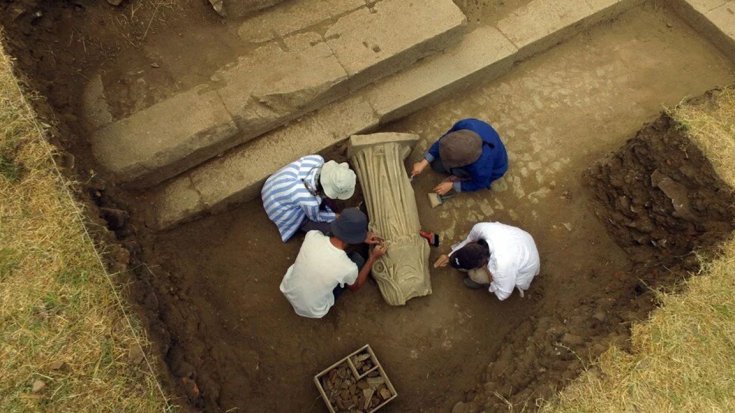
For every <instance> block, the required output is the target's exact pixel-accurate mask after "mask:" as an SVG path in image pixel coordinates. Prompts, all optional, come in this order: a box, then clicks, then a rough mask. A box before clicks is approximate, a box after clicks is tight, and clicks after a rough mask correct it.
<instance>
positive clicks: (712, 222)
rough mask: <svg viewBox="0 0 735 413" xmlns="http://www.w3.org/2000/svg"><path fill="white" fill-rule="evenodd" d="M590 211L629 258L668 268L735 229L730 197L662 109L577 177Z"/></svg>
mask: <svg viewBox="0 0 735 413" xmlns="http://www.w3.org/2000/svg"><path fill="white" fill-rule="evenodd" d="M584 178H585V180H586V182H587V184H588V185H589V186H590V188H591V189H592V191H593V193H594V195H595V197H596V198H597V200H598V201H599V204H598V205H597V206H596V207H595V213H596V215H597V216H598V217H599V218H600V220H602V222H603V223H604V224H605V226H606V227H607V230H608V231H609V232H610V234H611V235H612V237H613V238H614V239H615V240H616V242H617V243H618V244H619V245H620V246H621V247H622V248H623V249H624V250H626V252H628V254H630V257H631V258H632V259H633V261H635V262H637V263H640V264H643V265H645V266H664V265H665V266H670V265H675V264H677V263H678V262H679V261H680V260H683V263H684V264H685V268H687V269H692V268H694V266H696V257H695V256H694V254H691V252H692V251H694V250H698V249H702V248H704V249H706V248H709V247H712V246H714V245H716V244H718V243H720V242H721V241H723V240H724V239H725V238H726V237H727V236H728V235H729V234H730V232H731V231H732V230H733V229H735V196H734V194H733V189H732V188H730V187H728V185H726V184H725V183H724V182H723V181H722V180H721V179H720V178H719V177H718V176H717V174H716V173H715V171H714V169H713V168H712V165H711V164H710V162H709V161H708V160H707V159H706V158H705V156H704V155H703V154H702V152H701V151H700V150H699V148H697V147H696V146H695V145H694V144H693V143H692V142H691V141H690V140H689V139H688V138H687V137H686V136H685V132H684V131H683V130H682V128H681V127H680V126H679V125H678V124H677V123H676V122H675V121H674V120H672V119H671V118H670V117H669V116H668V115H666V114H664V115H662V116H661V117H660V118H659V119H658V120H656V121H655V122H653V123H652V124H650V125H649V126H647V127H645V128H644V129H642V130H641V131H640V132H638V134H637V135H636V137H635V138H633V139H630V140H629V141H628V142H627V143H626V144H625V146H624V147H623V148H622V149H621V150H619V151H618V152H616V153H614V154H611V155H610V156H608V157H607V158H605V159H603V160H601V161H600V162H598V163H597V164H595V165H593V166H592V167H591V168H589V169H588V170H587V171H586V172H585V175H584Z"/></svg>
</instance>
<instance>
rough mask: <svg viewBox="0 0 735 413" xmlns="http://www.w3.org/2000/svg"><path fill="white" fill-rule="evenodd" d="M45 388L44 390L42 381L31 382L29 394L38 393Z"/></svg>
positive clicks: (44, 384)
mask: <svg viewBox="0 0 735 413" xmlns="http://www.w3.org/2000/svg"><path fill="white" fill-rule="evenodd" d="M45 388H46V383H45V382H44V381H43V380H36V381H34V382H33V386H32V387H31V392H33V393H38V392H40V391H41V390H43V389H45Z"/></svg>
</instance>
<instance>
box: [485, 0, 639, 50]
mask: <svg viewBox="0 0 735 413" xmlns="http://www.w3.org/2000/svg"><path fill="white" fill-rule="evenodd" d="M640 3H642V1H641V0H585V1H580V0H555V1H548V0H532V1H531V2H530V3H528V4H527V5H525V6H524V7H521V8H519V9H518V10H516V11H514V12H513V13H511V14H510V15H509V16H508V17H506V18H504V19H503V20H501V21H499V22H498V30H500V31H501V32H502V33H503V34H504V35H505V36H506V37H507V38H508V39H509V40H510V41H511V42H513V44H514V45H515V46H516V47H517V48H518V49H519V57H520V58H526V57H528V56H531V55H533V54H536V53H538V52H540V51H543V50H546V49H548V48H550V47H552V46H554V45H556V44H558V43H561V42H562V41H564V40H566V39H567V38H569V37H570V36H572V35H574V34H576V33H578V32H579V31H580V30H582V29H584V28H586V27H589V26H591V25H593V24H596V23H598V22H599V21H600V20H603V19H609V18H612V17H615V16H616V15H617V14H619V13H621V12H623V11H625V10H627V9H628V8H630V7H633V6H635V5H637V4H640Z"/></svg>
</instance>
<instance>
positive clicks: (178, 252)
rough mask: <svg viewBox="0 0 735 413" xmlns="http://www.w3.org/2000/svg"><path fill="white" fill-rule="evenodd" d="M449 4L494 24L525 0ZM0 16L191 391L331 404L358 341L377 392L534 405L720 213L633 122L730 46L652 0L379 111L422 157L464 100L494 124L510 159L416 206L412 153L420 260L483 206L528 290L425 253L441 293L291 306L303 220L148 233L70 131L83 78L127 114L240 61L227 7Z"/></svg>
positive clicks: (403, 402)
mask: <svg viewBox="0 0 735 413" xmlns="http://www.w3.org/2000/svg"><path fill="white" fill-rule="evenodd" d="M47 3H48V4H47ZM457 3H458V5H459V6H460V7H462V8H463V10H464V11H465V12H467V13H468V16H469V18H470V21H471V22H472V23H473V24H488V23H492V22H493V21H496V20H498V19H500V18H502V16H503V15H505V14H507V13H509V12H511V11H512V10H513V8H515V7H517V6H519V5H522V4H524V3H527V1H521V0H512V1H459V0H458V1H457ZM0 22H1V23H2V25H3V27H4V29H5V30H6V37H7V38H8V40H7V42H8V47H9V49H10V51H11V53H12V54H13V55H14V56H15V57H16V58H17V59H18V68H19V70H20V72H21V73H20V75H21V76H22V77H23V78H25V79H27V81H28V84H29V85H30V86H31V87H32V88H33V89H35V90H38V91H39V92H40V94H41V95H42V96H43V97H44V98H45V102H44V101H43V100H41V101H38V102H36V103H37V106H38V108H39V109H40V110H41V112H42V114H43V115H44V117H45V118H46V119H48V120H49V122H50V123H55V125H56V129H55V133H54V136H52V139H54V140H55V141H56V142H57V143H58V144H59V147H60V148H61V149H62V152H63V153H64V155H63V156H61V157H60V160H61V161H62V164H63V165H65V166H66V167H67V171H68V173H69V175H70V177H72V178H74V179H76V180H78V181H80V182H82V183H84V185H83V188H84V189H85V190H86V191H85V192H84V193H81V194H79V195H80V197H81V198H83V199H85V200H86V201H87V202H88V203H89V205H90V211H91V215H92V216H91V217H90V218H91V220H92V221H93V222H96V223H98V224H99V225H100V231H98V233H99V234H100V236H101V237H102V238H104V239H106V240H107V242H108V243H113V244H114V245H115V246H117V247H115V248H112V251H113V253H112V254H111V255H110V257H109V258H110V263H111V265H113V269H114V270H115V271H118V270H122V269H125V268H128V269H129V271H128V272H127V273H123V274H122V275H121V276H120V280H119V281H120V284H121V286H123V287H124V288H126V289H127V290H128V291H129V296H130V299H131V302H133V303H135V304H136V305H137V307H138V308H139V310H140V315H141V316H142V317H143V318H144V319H145V320H146V321H147V325H148V331H149V333H150V336H151V338H153V340H154V342H155V343H156V349H155V351H156V352H158V353H159V355H160V356H161V358H162V359H163V360H164V361H165V362H166V367H164V369H166V368H167V372H166V374H164V376H165V377H164V379H169V380H170V382H171V385H170V386H169V390H170V391H171V394H172V397H174V402H175V403H178V404H182V405H184V406H190V407H192V408H194V409H196V410H203V411H207V412H220V411H233V409H238V410H237V411H248V412H250V411H253V412H265V411H272V412H309V411H324V406H323V402H322V401H321V400H320V399H319V395H318V393H317V391H316V388H315V386H314V383H313V381H312V378H313V376H314V375H315V374H316V373H318V372H319V371H321V370H322V369H324V368H325V367H327V366H329V365H331V364H332V363H334V362H335V361H337V360H339V359H340V358H342V357H343V356H345V355H347V354H349V353H351V352H352V351H354V350H356V349H357V348H359V347H361V346H362V345H364V344H366V343H370V345H371V346H372V348H373V349H374V350H375V352H376V354H377V356H378V358H379V359H380V361H381V363H382V365H383V366H384V368H385V370H386V373H387V375H388V376H389V377H390V379H391V381H392V383H393V385H394V386H395V388H396V391H397V393H398V394H399V396H398V398H396V399H395V400H393V401H391V402H390V404H389V405H388V406H387V407H386V408H385V411H386V412H391V411H392V412H414V411H427V412H428V411H450V410H452V411H454V412H479V411H482V410H483V409H484V410H486V411H506V410H507V408H508V405H507V403H512V404H514V405H515V406H516V408H517V409H519V410H520V409H521V408H522V407H523V406H525V407H527V408H529V409H533V408H534V406H535V405H536V402H537V400H538V399H541V398H546V397H549V396H551V395H552V394H553V393H554V391H555V390H556V389H558V388H559V387H561V386H563V385H564V384H566V383H567V382H568V381H569V380H571V379H572V378H574V377H576V376H577V375H578V374H579V372H580V371H581V369H582V368H583V367H584V366H585V364H586V363H587V361H588V360H590V359H591V358H594V357H596V356H597V355H599V354H600V353H601V352H602V351H604V350H605V349H606V348H607V346H609V345H610V344H617V345H620V346H622V347H623V348H625V347H626V341H627V338H628V336H629V328H630V324H631V323H633V322H635V321H638V320H641V319H643V318H645V316H646V314H648V312H649V311H650V310H651V309H652V308H653V307H654V306H655V294H654V293H653V291H652V290H651V289H652V288H673V287H674V286H676V284H677V281H679V280H681V279H682V278H684V277H686V276H687V272H686V271H687V270H692V269H694V268H695V267H694V266H695V265H696V263H695V262H694V261H693V260H692V257H693V254H692V251H695V250H696V251H700V250H704V251H711V250H713V249H714V248H715V246H716V244H717V242H718V241H719V240H720V239H721V238H722V237H724V236H725V235H726V234H727V233H729V232H730V231H731V230H732V228H733V210H732V205H733V200H732V190H731V189H729V188H726V187H724V186H723V185H722V184H721V183H720V182H719V181H718V180H717V178H716V176H715V174H714V173H713V172H712V169H711V167H710V166H709V164H708V163H707V162H706V160H704V159H703V158H702V156H701V154H699V152H698V151H697V150H696V148H693V147H692V145H691V144H690V143H689V142H688V141H687V139H686V137H685V136H684V135H682V133H681V131H679V130H677V129H676V128H674V127H672V125H671V122H670V121H669V120H668V119H666V118H665V117H664V118H661V119H659V120H657V121H655V122H654V123H652V124H651V126H649V127H647V128H645V129H643V130H642V131H641V132H640V133H639V134H638V135H637V136H636V137H635V138H633V139H632V140H630V141H628V142H627V143H626V140H627V139H629V138H630V137H631V136H634V135H636V131H638V130H639V129H640V128H641V125H643V124H644V123H647V122H651V121H654V120H656V119H657V117H658V114H659V112H660V107H661V105H662V104H663V105H673V104H676V103H677V102H679V101H680V100H681V99H682V98H683V97H684V96H696V95H700V94H702V93H704V92H705V91H706V90H708V89H711V88H713V87H715V86H717V85H719V84H726V83H732V82H733V81H735V73H733V70H732V62H731V61H729V60H727V59H726V58H725V57H723V56H722V55H721V54H720V53H719V52H718V51H717V50H716V49H715V48H714V47H712V46H711V45H710V44H709V43H707V42H706V40H704V39H702V38H701V37H699V35H698V34H697V33H695V32H694V31H693V30H692V29H691V28H689V27H688V26H686V24H684V23H683V22H682V21H681V20H679V19H678V17H677V16H675V15H674V14H672V13H671V12H669V11H668V10H666V9H661V8H654V7H651V6H646V7H643V8H641V9H639V10H634V11H632V12H629V13H627V14H625V15H623V16H622V17H621V18H620V19H618V21H616V22H614V23H610V24H605V25H603V26H602V27H600V28H597V29H594V30H591V31H589V32H584V33H582V34H580V35H579V36H577V37H576V38H574V39H572V40H570V41H569V42H567V43H566V44H563V45H561V46H559V47H557V48H555V49H553V50H551V51H549V52H547V53H545V54H543V55H540V56H536V57H534V58H533V59H531V60H529V61H527V62H524V63H521V64H519V65H517V66H516V67H515V68H514V69H513V71H512V72H511V73H509V74H508V75H507V76H504V77H501V78H500V79H497V80H495V81H493V82H489V83H487V84H484V85H476V86H475V87H473V88H472V89H470V90H467V91H466V92H463V93H461V94H457V95H456V96H454V97H453V98H451V99H448V100H447V101H446V102H443V103H441V104H438V105H435V106H433V107H431V108H427V109H426V110H424V111H421V112H419V113H417V114H415V115H412V116H410V117H408V118H407V119H404V120H401V121H399V122H396V123H395V124H393V125H389V126H387V127H386V128H385V130H386V131H387V130H392V131H401V132H403V131H406V132H415V133H418V134H420V135H421V137H422V141H421V142H420V143H419V145H418V148H417V150H416V151H415V152H414V154H412V156H411V161H415V160H416V159H418V158H419V157H420V154H421V150H422V149H425V148H426V147H427V146H428V145H429V144H430V143H431V141H433V139H435V138H436V137H437V136H439V135H440V134H441V133H442V132H443V131H444V130H446V129H447V128H448V127H449V126H450V125H451V124H452V123H453V122H454V121H456V120H457V119H458V118H460V117H469V116H473V117H480V118H483V119H487V120H489V121H490V122H492V123H493V124H494V125H495V126H496V127H497V129H498V131H499V132H500V134H501V136H502V137H503V139H504V141H505V142H506V145H507V147H508V150H509V154H510V159H511V168H510V170H509V172H508V174H507V175H506V177H505V178H504V179H502V180H501V181H499V182H498V183H497V184H496V185H495V186H494V187H493V190H492V191H487V192H483V193H476V194H464V196H462V197H457V198H454V199H452V200H451V201H450V202H449V203H447V204H446V205H444V206H442V207H440V208H437V209H431V208H430V206H429V204H428V201H427V200H426V199H425V196H424V194H425V193H426V192H428V191H429V190H430V189H431V187H432V186H433V185H434V184H435V183H436V182H437V181H438V180H439V179H440V177H438V176H436V175H434V174H433V173H427V175H426V176H422V177H421V179H420V180H418V181H417V182H416V183H415V189H416V192H417V200H418V208H419V213H420V216H421V221H422V223H424V225H425V226H426V227H427V229H432V230H434V231H436V232H438V233H439V234H440V235H441V236H442V246H440V247H439V248H438V249H434V250H433V251H432V256H431V258H432V259H434V258H435V257H436V256H438V254H440V253H442V252H445V250H446V248H447V247H448V245H450V244H451V243H452V242H456V241H459V240H461V239H462V236H463V235H464V234H466V232H467V231H468V230H469V229H470V228H471V226H472V225H473V224H474V223H476V222H478V221H481V220H498V221H501V222H506V223H510V224H513V225H518V226H521V227H523V228H524V229H527V230H528V231H529V232H530V233H531V234H533V235H534V237H535V239H536V242H537V244H538V246H539V250H540V253H541V258H542V273H541V275H540V276H539V277H538V278H537V280H535V281H534V283H533V285H532V287H531V289H530V290H529V292H528V294H527V296H526V298H525V299H521V298H520V297H519V296H517V295H514V296H512V297H511V298H510V299H509V300H507V301H505V302H498V301H497V300H496V299H494V297H492V296H489V295H488V294H487V293H485V292H484V291H470V290H467V289H465V288H464V287H463V286H462V282H461V276H460V275H458V274H457V273H454V272H452V271H450V270H437V271H433V273H432V286H433V290H434V293H433V294H432V295H431V296H429V297H425V298H420V299H415V300H411V301H410V302H409V303H408V305H406V306H405V307H390V306H387V305H386V304H385V303H384V302H383V301H382V299H381V297H380V293H379V291H378V289H377V287H376V285H375V284H374V283H368V284H367V285H366V286H365V287H363V289H362V290H361V291H360V292H358V293H357V294H352V293H345V294H344V295H343V297H341V298H340V300H339V301H338V303H337V305H336V306H335V307H334V308H333V309H332V310H331V311H330V313H329V314H328V315H327V316H326V317H325V318H324V319H322V320H306V319H303V318H300V317H298V316H296V315H295V314H294V313H293V311H292V309H291V307H290V306H289V304H288V302H287V301H286V300H285V299H284V298H283V296H282V295H281V294H280V292H279V291H278V285H279V283H280V280H281V277H282V275H283V273H284V272H285V270H286V268H288V266H289V265H290V263H291V262H292V260H293V258H294V257H295V256H296V254H297V252H298V248H299V244H300V241H301V239H300V238H296V239H294V240H292V241H290V242H289V243H287V244H283V243H281V242H280V239H279V237H278V235H277V232H276V231H275V229H274V227H273V226H272V224H271V223H270V222H269V221H268V220H267V217H266V216H265V213H264V211H263V210H262V207H261V205H260V204H259V202H257V201H254V202H251V203H248V204H246V205H243V206H241V207H239V208H237V209H234V210H231V211H228V212H225V213H222V214H219V215H216V216H211V217H208V218H206V219H202V220H199V221H196V222H193V223H190V224H187V225H184V226H181V227H179V228H176V229H174V230H172V231H168V232H164V233H153V232H150V231H149V230H148V229H147V228H145V226H144V225H143V224H142V223H141V220H140V219H139V216H140V211H141V210H142V209H145V208H147V207H148V205H149V204H148V199H147V198H146V197H145V196H144V195H141V194H137V193H131V192H126V191H124V190H121V189H119V188H116V187H115V186H113V185H111V184H109V183H108V182H107V181H106V180H105V177H104V176H101V175H100V174H99V173H98V172H96V169H97V167H96V164H95V162H94V159H93V158H92V157H91V156H90V154H89V149H88V145H87V142H86V139H85V136H87V133H88V129H87V128H88V125H87V124H85V122H84V121H83V117H84V116H83V101H84V95H85V90H86V89H88V87H89V85H90V84H91V83H93V82H92V80H93V79H95V78H99V79H100V81H101V82H102V84H103V85H104V86H105V89H106V91H107V93H108V94H109V98H110V101H111V102H112V104H111V109H112V112H113V114H114V115H115V116H124V115H125V114H126V113H130V112H132V111H134V110H136V109H139V108H141V107H145V106H147V105H150V104H152V103H153V102H155V101H157V100H160V99H162V98H164V97H166V96H170V95H171V94H173V93H176V92H177V91H179V90H183V89H186V88H188V87H189V86H191V85H194V84H196V83H198V82H201V81H202V80H205V79H207V78H208V76H209V75H210V74H211V73H212V72H213V71H214V70H215V69H216V68H218V67H220V66H222V65H224V64H227V63H228V62H231V61H234V60H235V59H236V57H237V55H238V54H239V53H242V52H243V51H244V48H243V46H242V45H241V44H239V43H238V42H237V38H236V34H235V31H234V29H235V28H236V22H225V21H222V20H220V19H219V18H218V17H217V16H216V15H214V14H213V13H212V12H211V11H210V10H209V9H208V7H207V5H206V2H205V1H198V0H182V1H178V2H166V1H157V0H156V1H154V0H136V1H129V2H125V3H123V6H122V7H119V8H113V7H111V6H109V5H108V4H107V3H106V2H102V1H96V2H93V1H65V2H41V1H37V0H22V1H18V0H16V1H12V2H1V3H0ZM55 121H58V122H55ZM621 145H623V148H622V149H619V148H620V147H621ZM612 151H614V154H613V155H608V153H609V152H612ZM329 153H330V154H332V155H334V156H335V157H340V156H344V152H343V150H342V148H339V147H338V148H334V149H333V150H332V151H329ZM600 159H602V161H600V162H598V160H600ZM591 165H592V166H591ZM105 225H106V227H107V229H108V230H109V231H107V232H105V231H104V230H102V228H101V227H102V226H105ZM381 411H382V410H381Z"/></svg>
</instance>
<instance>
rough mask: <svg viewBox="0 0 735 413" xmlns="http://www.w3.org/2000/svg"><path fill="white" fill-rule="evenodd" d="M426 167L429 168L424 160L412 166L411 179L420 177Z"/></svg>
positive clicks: (427, 162)
mask: <svg viewBox="0 0 735 413" xmlns="http://www.w3.org/2000/svg"><path fill="white" fill-rule="evenodd" d="M427 166H429V161H427V160H426V159H422V160H420V161H418V162H416V163H415V164H413V169H412V170H411V178H413V177H414V176H418V175H420V174H421V172H424V169H426V167H427Z"/></svg>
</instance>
